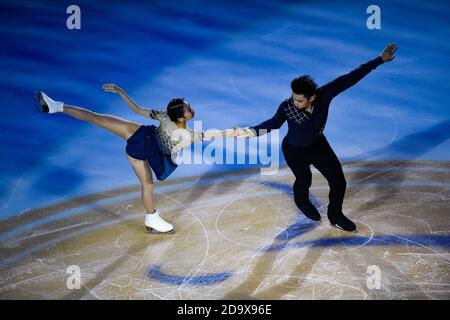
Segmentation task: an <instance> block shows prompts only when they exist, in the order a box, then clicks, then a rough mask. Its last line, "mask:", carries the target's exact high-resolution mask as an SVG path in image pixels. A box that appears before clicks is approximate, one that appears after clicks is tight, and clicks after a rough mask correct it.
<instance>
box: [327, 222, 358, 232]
mask: <svg viewBox="0 0 450 320" xmlns="http://www.w3.org/2000/svg"><path fill="white" fill-rule="evenodd" d="M330 226H332V227H333V228H336V229H338V230H341V231H345V232H350V233H358V230H354V231H348V230H345V229H342V228H341V227H340V226H338V225H337V224H330Z"/></svg>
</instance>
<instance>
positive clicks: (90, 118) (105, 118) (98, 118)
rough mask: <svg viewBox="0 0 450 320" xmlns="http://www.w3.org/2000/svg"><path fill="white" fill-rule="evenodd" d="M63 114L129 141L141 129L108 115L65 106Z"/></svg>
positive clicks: (132, 123)
mask: <svg viewBox="0 0 450 320" xmlns="http://www.w3.org/2000/svg"><path fill="white" fill-rule="evenodd" d="M63 112H64V113H65V114H67V115H69V116H71V117H74V118H76V119H78V120H81V121H87V122H89V123H92V124H95V125H97V126H100V127H102V128H105V129H107V130H109V131H111V132H112V133H114V134H116V135H118V136H120V137H122V138H124V139H125V140H128V138H130V137H131V136H132V135H133V133H135V132H136V130H137V129H139V127H140V124H138V123H135V122H131V121H128V120H125V119H122V118H119V117H115V116H111V115H108V114H99V113H96V112H92V111H90V110H87V109H84V108H80V107H75V106H70V105H64V109H63Z"/></svg>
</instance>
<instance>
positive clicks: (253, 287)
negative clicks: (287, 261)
mask: <svg viewBox="0 0 450 320" xmlns="http://www.w3.org/2000/svg"><path fill="white" fill-rule="evenodd" d="M277 243H278V240H276V239H275V240H274V241H273V242H272V244H271V245H269V246H268V247H267V248H270V247H273V246H275V245H277ZM325 249H326V247H319V248H314V250H310V249H307V251H306V254H305V256H304V257H303V259H302V261H301V262H300V263H299V264H298V265H297V266H296V267H295V268H294V270H293V272H292V274H291V276H287V277H286V276H282V275H280V278H284V279H286V280H285V281H283V282H281V283H277V284H276V285H274V286H271V287H268V288H267V289H265V290H263V291H261V292H258V289H259V288H260V287H261V285H264V280H265V279H266V278H267V279H269V280H271V279H274V277H273V276H276V274H275V271H274V269H275V262H276V261H279V260H280V259H277V257H278V254H279V252H283V250H276V251H268V250H262V252H261V253H260V254H259V255H258V257H259V259H258V260H257V262H256V264H255V266H254V268H253V269H252V271H251V272H250V273H249V274H248V277H247V279H246V280H245V281H244V282H243V283H241V284H240V285H239V286H238V287H237V288H235V289H233V290H232V291H230V292H229V293H228V294H227V295H226V296H225V297H224V299H225V300H226V299H230V300H235V299H240V300H255V299H263V300H264V299H274V300H276V299H281V298H282V297H283V296H284V295H286V294H288V293H289V292H291V291H293V290H296V289H298V288H299V287H300V286H301V285H302V284H303V282H304V280H305V279H307V277H308V275H309V273H310V272H311V270H312V269H313V267H314V265H315V264H316V263H317V261H318V260H319V258H320V256H321V255H322V253H323V251H324V250H325ZM277 252H278V253H277ZM299 275H301V276H300V277H299ZM299 278H300V279H299ZM302 279H303V280H302ZM262 288H264V287H262Z"/></svg>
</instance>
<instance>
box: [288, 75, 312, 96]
mask: <svg viewBox="0 0 450 320" xmlns="http://www.w3.org/2000/svg"><path fill="white" fill-rule="evenodd" d="M291 89H292V92H294V93H295V94H302V95H304V96H305V98H308V99H309V98H311V97H312V96H313V95H315V94H316V92H317V84H316V83H315V82H314V80H313V79H312V77H311V76H310V75H307V74H304V75H302V76H300V77H298V78H295V79H294V80H292V82H291Z"/></svg>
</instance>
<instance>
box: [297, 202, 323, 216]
mask: <svg viewBox="0 0 450 320" xmlns="http://www.w3.org/2000/svg"><path fill="white" fill-rule="evenodd" d="M295 204H296V205H297V207H298V208H299V209H300V210H301V212H303V214H304V215H305V216H306V217H307V218H309V219H311V220H314V221H320V213H319V211H317V209H316V207H314V205H313V204H312V203H311V202H310V201H309V200H308V201H302V202H301V203H300V201H298V200H297V199H295Z"/></svg>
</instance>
